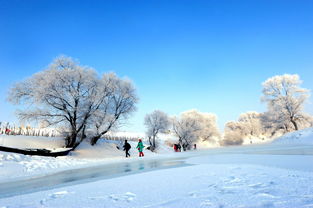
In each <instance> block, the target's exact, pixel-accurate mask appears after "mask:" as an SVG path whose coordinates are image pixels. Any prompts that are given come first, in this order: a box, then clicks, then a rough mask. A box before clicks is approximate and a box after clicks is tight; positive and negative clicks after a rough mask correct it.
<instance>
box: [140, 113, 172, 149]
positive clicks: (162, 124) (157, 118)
mask: <svg viewBox="0 0 313 208" xmlns="http://www.w3.org/2000/svg"><path fill="white" fill-rule="evenodd" d="M144 124H145V126H146V127H147V136H148V138H149V143H150V147H151V151H154V150H155V148H156V137H157V135H158V133H164V132H165V131H166V130H168V129H169V125H170V122H169V117H168V115H167V114H166V113H164V112H162V111H160V110H155V111H153V112H152V113H150V114H147V115H146V116H145V120H144Z"/></svg>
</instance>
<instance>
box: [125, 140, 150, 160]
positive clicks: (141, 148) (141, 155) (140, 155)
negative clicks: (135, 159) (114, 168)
mask: <svg viewBox="0 0 313 208" xmlns="http://www.w3.org/2000/svg"><path fill="white" fill-rule="evenodd" d="M144 147H145V146H144V145H143V143H142V140H141V139H139V141H138V144H137V147H136V149H138V151H139V157H143V156H145V155H144V154H143V148H144ZM123 148H124V151H125V154H126V157H130V154H129V150H130V148H131V145H130V144H129V143H128V142H127V140H125V143H124V146H123Z"/></svg>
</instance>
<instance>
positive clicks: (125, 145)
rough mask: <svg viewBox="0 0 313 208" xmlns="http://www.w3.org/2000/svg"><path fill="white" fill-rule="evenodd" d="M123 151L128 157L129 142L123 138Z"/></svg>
mask: <svg viewBox="0 0 313 208" xmlns="http://www.w3.org/2000/svg"><path fill="white" fill-rule="evenodd" d="M123 147H124V151H125V153H126V157H130V154H129V152H128V151H129V150H130V148H131V146H130V144H129V143H128V142H127V140H126V139H125V144H124V146H123Z"/></svg>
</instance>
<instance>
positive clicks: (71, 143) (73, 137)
mask: <svg viewBox="0 0 313 208" xmlns="http://www.w3.org/2000/svg"><path fill="white" fill-rule="evenodd" d="M76 137H77V133H72V134H71V135H69V136H67V137H66V139H65V140H66V144H65V146H66V147H67V148H70V147H74V145H75V143H76Z"/></svg>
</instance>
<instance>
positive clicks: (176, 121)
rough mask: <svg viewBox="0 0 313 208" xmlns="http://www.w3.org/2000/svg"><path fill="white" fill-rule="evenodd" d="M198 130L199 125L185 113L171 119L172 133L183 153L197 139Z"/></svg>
mask: <svg viewBox="0 0 313 208" xmlns="http://www.w3.org/2000/svg"><path fill="white" fill-rule="evenodd" d="M200 128H201V126H200V123H199V122H198V121H197V120H196V119H194V118H191V117H190V116H189V115H188V114H186V113H182V114H181V115H180V117H174V118H173V131H174V133H175V134H176V136H177V137H178V142H179V144H180V145H181V146H182V147H183V149H184V151H185V150H186V149H188V148H190V147H191V145H192V143H194V142H196V141H197V140H198V139H199V137H198V133H199V131H200Z"/></svg>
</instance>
